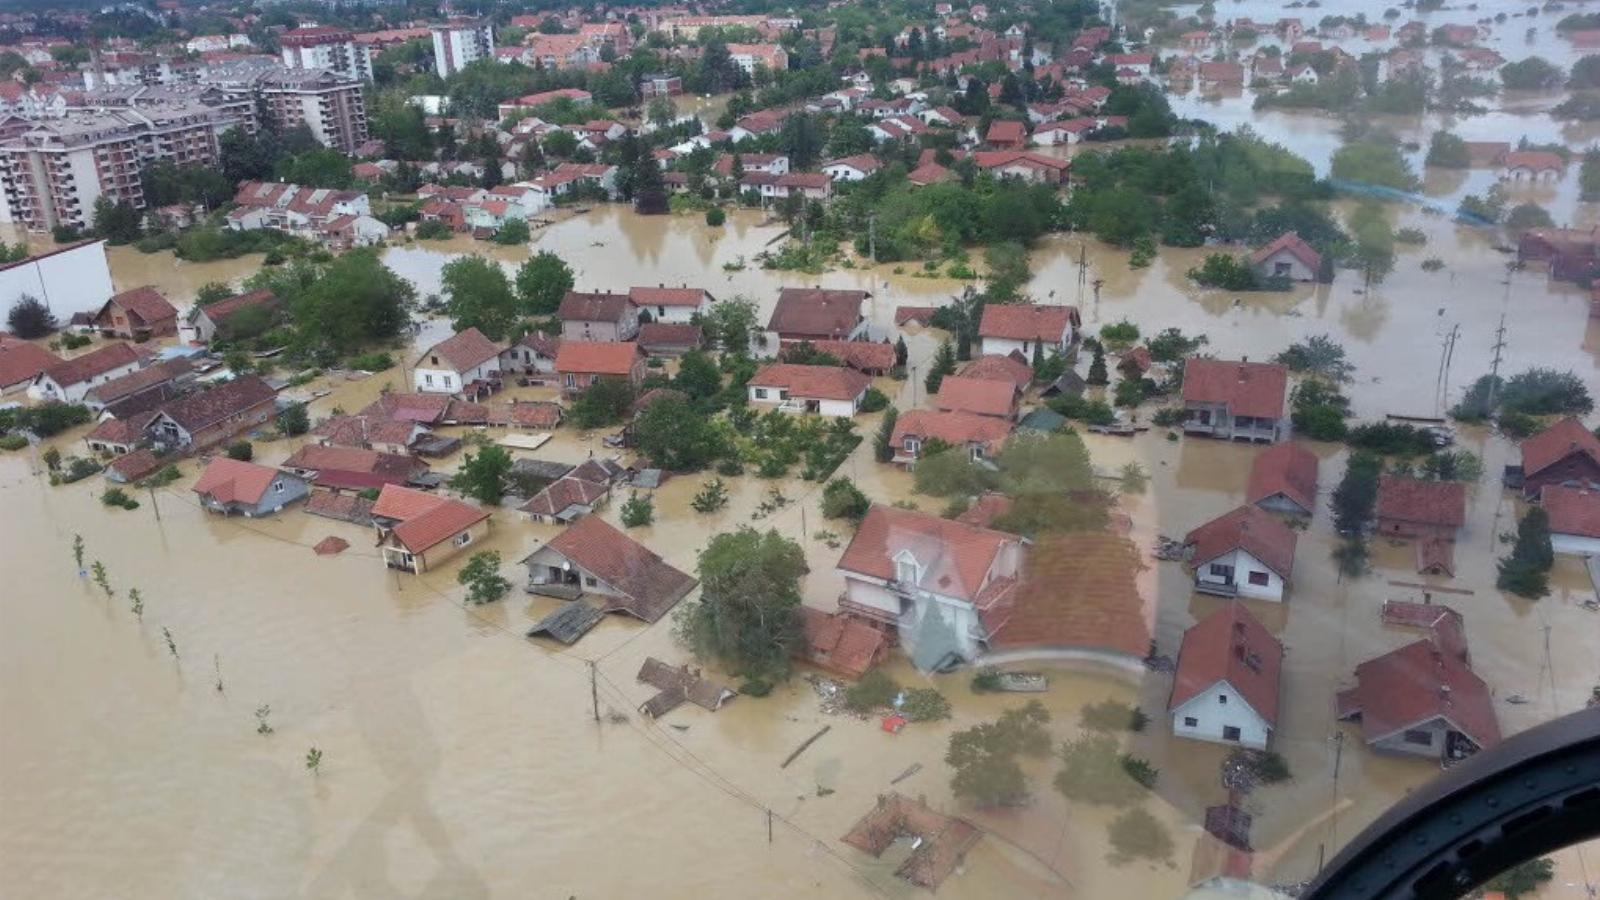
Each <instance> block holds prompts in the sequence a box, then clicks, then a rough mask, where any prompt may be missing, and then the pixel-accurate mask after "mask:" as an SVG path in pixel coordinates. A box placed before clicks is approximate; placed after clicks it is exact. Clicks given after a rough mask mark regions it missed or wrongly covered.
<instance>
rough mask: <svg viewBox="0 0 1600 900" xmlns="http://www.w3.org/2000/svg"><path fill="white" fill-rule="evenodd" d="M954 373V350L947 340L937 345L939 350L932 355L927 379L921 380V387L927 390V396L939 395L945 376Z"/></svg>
mask: <svg viewBox="0 0 1600 900" xmlns="http://www.w3.org/2000/svg"><path fill="white" fill-rule="evenodd" d="M955 373H956V350H955V347H953V346H951V344H950V342H949V341H948V340H947V341H945V342H944V343H942V344H940V345H939V350H938V351H937V352H936V353H934V355H933V363H932V365H930V366H929V367H928V377H927V378H926V379H924V380H923V382H922V386H923V387H924V388H926V389H927V391H928V396H930V397H932V396H933V395H935V394H937V393H939V386H940V385H941V384H943V383H944V377H945V376H946V375H954V374H955Z"/></svg>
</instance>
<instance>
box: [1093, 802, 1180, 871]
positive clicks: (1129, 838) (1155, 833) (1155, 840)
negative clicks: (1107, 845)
mask: <svg viewBox="0 0 1600 900" xmlns="http://www.w3.org/2000/svg"><path fill="white" fill-rule="evenodd" d="M1107 834H1108V835H1109V836H1110V838H1111V854H1110V857H1109V859H1110V861H1111V863H1112V865H1118V866H1120V865H1125V864H1127V863H1129V862H1132V861H1134V860H1136V859H1148V860H1154V861H1157V862H1160V861H1164V860H1168V859H1171V858H1172V848H1173V844H1172V834H1171V833H1170V832H1168V831H1167V826H1165V825H1163V824H1161V822H1160V820H1158V819H1157V818H1156V817H1155V816H1153V815H1151V814H1150V813H1148V812H1146V811H1145V810H1144V809H1142V808H1140V809H1130V810H1128V811H1127V812H1125V813H1123V814H1122V815H1120V816H1117V817H1116V818H1115V819H1113V820H1112V821H1111V824H1110V825H1109V826H1107Z"/></svg>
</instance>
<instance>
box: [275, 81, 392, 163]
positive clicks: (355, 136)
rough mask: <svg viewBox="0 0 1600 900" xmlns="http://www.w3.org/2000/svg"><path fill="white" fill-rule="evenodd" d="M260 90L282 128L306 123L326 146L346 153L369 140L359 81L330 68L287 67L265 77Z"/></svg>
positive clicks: (313, 134) (365, 107)
mask: <svg viewBox="0 0 1600 900" xmlns="http://www.w3.org/2000/svg"><path fill="white" fill-rule="evenodd" d="M257 89H258V90H259V91H260V95H261V97H262V99H263V100H265V101H266V104H267V108H268V109H270V110H271V111H272V115H273V116H274V117H275V118H276V119H277V121H278V124H279V126H280V127H281V128H284V129H289V128H293V127H295V126H296V125H305V126H306V127H307V128H310V129H311V134H312V136H313V137H315V138H316V139H317V141H318V142H319V143H321V144H322V145H323V146H325V147H332V148H333V149H335V150H341V151H343V152H345V153H351V152H354V151H355V149H356V147H357V146H359V145H360V144H361V143H362V142H363V141H365V140H366V139H367V106H366V101H365V100H364V99H363V98H362V96H361V83H360V82H359V81H354V80H352V79H349V78H346V77H343V76H340V75H338V74H335V73H333V72H330V71H328V70H327V69H285V70H282V71H279V72H276V73H273V74H270V75H267V76H265V77H263V78H262V79H261V80H260V81H259V82H258V83H257Z"/></svg>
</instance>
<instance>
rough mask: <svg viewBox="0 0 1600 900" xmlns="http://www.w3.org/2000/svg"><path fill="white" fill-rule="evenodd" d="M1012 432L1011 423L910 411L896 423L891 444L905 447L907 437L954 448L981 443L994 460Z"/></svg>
mask: <svg viewBox="0 0 1600 900" xmlns="http://www.w3.org/2000/svg"><path fill="white" fill-rule="evenodd" d="M1011 429H1012V424H1011V423H1010V422H1008V421H1006V420H1005V419H1000V418H996V417H994V416H980V415H976V414H974V413H966V412H945V411H942V410H932V409H908V410H906V411H905V412H903V413H901V414H900V416H899V418H897V419H895V421H894V433H893V434H892V435H891V436H890V438H889V441H890V443H891V444H893V445H894V446H895V447H902V446H904V445H905V439H906V438H907V437H916V438H921V439H923V440H927V439H929V438H938V439H939V440H941V441H944V442H945V443H947V444H949V445H951V446H953V447H964V446H966V445H967V444H969V443H977V444H982V445H983V448H984V451H983V452H984V454H985V455H987V456H993V455H995V454H997V453H999V452H1000V447H1001V445H1002V444H1004V443H1005V441H1006V438H1008V437H1010V436H1011Z"/></svg>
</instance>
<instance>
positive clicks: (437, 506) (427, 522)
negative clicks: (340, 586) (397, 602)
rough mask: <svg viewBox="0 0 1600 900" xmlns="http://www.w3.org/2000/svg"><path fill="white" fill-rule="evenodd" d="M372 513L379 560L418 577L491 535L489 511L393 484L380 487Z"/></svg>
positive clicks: (392, 567)
mask: <svg viewBox="0 0 1600 900" xmlns="http://www.w3.org/2000/svg"><path fill="white" fill-rule="evenodd" d="M371 516H372V524H373V526H374V527H375V528H376V529H377V531H378V550H379V552H380V554H381V555H382V557H383V564H384V565H385V566H388V567H389V568H391V569H400V570H402V571H405V572H411V573H413V574H417V575H420V574H422V573H423V572H427V571H429V570H430V569H436V568H438V567H439V566H440V565H443V564H444V563H445V562H448V561H449V560H450V559H451V558H452V557H454V556H456V555H457V554H459V553H461V552H463V551H464V550H466V549H467V548H468V547H470V546H471V545H472V544H474V543H476V542H478V541H481V540H482V539H483V538H484V537H486V536H488V534H489V512H488V510H483V509H479V508H478V507H476V506H473V505H472V504H470V503H463V502H461V501H460V500H453V499H451V498H449V497H441V496H438V495H437V494H430V493H428V492H426V491H418V490H413V489H411V488H406V487H400V486H398V485H393V484H386V485H384V486H383V489H382V490H381V491H379V493H378V499H377V500H376V501H374V502H373V504H372V510H371Z"/></svg>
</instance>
